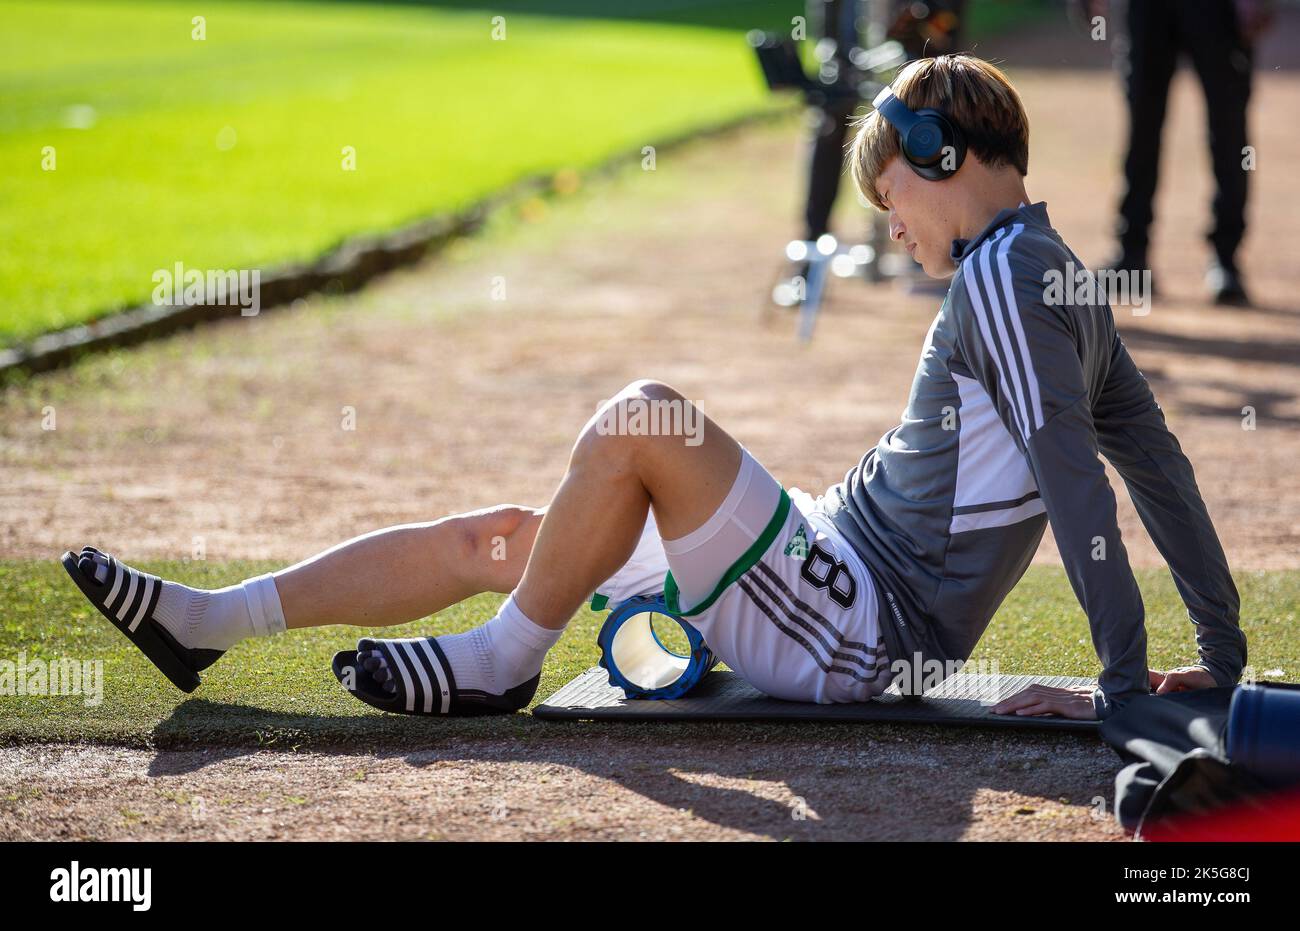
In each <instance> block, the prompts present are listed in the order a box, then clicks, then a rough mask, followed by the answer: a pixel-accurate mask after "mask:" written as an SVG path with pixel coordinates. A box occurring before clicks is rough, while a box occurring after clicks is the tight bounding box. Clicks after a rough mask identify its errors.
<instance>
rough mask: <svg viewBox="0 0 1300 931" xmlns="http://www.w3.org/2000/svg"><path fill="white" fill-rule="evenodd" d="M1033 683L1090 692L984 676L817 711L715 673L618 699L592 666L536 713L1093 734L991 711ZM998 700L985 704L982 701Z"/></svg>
mask: <svg viewBox="0 0 1300 931" xmlns="http://www.w3.org/2000/svg"><path fill="white" fill-rule="evenodd" d="M1034 683H1038V684H1040V685H1052V686H1056V687H1058V688H1063V687H1065V686H1070V685H1091V684H1093V680H1091V679H1079V678H1075V677H1072V676H988V675H973V674H967V673H957V674H956V675H955V676H950V677H949V678H948V679H946V680H944V681H943V682H942V683H940V684H939V685H938V686H936V687H935V688H933V689H931V690H930V691H929V692H927V693H926V694H925V696H924V697H922V698H905V697H904V696H903V695H901V694H900V693H899V691H898V687H897V685H893V686H890V688H889V691H887V692H885V693H884V694H883V695H881V696H880V697H879V698H876V699H874V700H872V701H868V702H855V703H852V704H837V705H818V704H813V703H811V702H807V703H805V702H791V701H782V700H781V699H779V698H769V697H768V696H766V695H764V694H763V693H762V692H759V691H758V690H757V689H755V688H754V687H753V686H752V685H750V684H749V683H748V682H746V681H745V680H744V679H742V678H741V677H740V676H738V675H736V674H735V673H734V672H721V671H717V670H715V671H713V672H711V673H709V674H708V675H707V676H705V677H704V681H702V682H701V683H700V684H699V685H697V686H696V687H695V688H694V689H693V690H692V691H691V693H690V694H689V695H687V696H686V697H685V698H678V699H675V700H672V701H639V700H631V701H630V700H628V699H626V698H624V697H623V691H622V689H618V688H615V687H614V686H611V685H610V684H609V678H608V676H607V675H606V673H605V670H603V669H601V668H600V667H599V666H593V667H592V668H591V669H588V670H587V671H586V672H584V673H582V675H580V676H578V677H577V678H576V679H574V680H573V681H572V682H570V683H569V684H568V685H565V686H563V687H562V688H561V689H560V690H559V691H558V692H556V693H555V694H554V695H552V696H551V697H550V698H548V699H547V700H546V701H545V702H543V703H542V704H540V705H538V706H537V707H536V708H534V709H533V714H534V715H535V716H536V717H539V718H542V719H544V720H547V721H685V720H690V719H694V720H697V721H875V722H886V723H888V722H893V723H921V724H953V725H963V726H968V727H970V726H973V727H1013V728H1044V729H1050V730H1075V731H1095V730H1096V729H1097V727H1098V722H1096V721H1076V720H1073V719H1070V718H1057V717H1034V716H1030V715H1019V716H1017V715H1002V714H994V713H993V712H992V711H990V710H989V708H990V707H991V705H992V704H996V703H997V701H1000V700H1001V699H1002V698H1005V697H1007V696H1008V695H1012V694H1014V693H1016V692H1018V691H1020V690H1021V689H1023V688H1027V687H1028V686H1030V685H1033V684H1034ZM993 696H996V698H994V700H993V701H992V702H990V704H988V705H986V704H981V699H989V698H991V697H993Z"/></svg>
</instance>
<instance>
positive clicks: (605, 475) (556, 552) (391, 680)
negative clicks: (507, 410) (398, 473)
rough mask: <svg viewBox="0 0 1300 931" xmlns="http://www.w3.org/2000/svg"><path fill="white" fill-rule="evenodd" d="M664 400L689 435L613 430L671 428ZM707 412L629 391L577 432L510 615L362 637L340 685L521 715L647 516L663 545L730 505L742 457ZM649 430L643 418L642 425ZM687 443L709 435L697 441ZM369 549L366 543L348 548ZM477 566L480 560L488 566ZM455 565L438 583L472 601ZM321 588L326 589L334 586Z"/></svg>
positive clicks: (650, 387) (382, 698) (366, 694)
mask: <svg viewBox="0 0 1300 931" xmlns="http://www.w3.org/2000/svg"><path fill="white" fill-rule="evenodd" d="M664 405H666V406H667V408H668V409H669V413H676V414H677V420H676V422H677V424H679V425H681V426H683V427H688V425H689V427H688V429H685V430H683V431H682V432H683V435H671V434H669V435H665V434H663V433H660V432H656V431H654V430H639V431H637V432H633V431H631V430H623V431H622V432H619V431H618V430H609V429H605V428H606V427H607V426H609V425H610V423H611V420H612V421H613V422H614V423H616V424H619V425H628V424H630V423H633V422H635V421H633V420H630V419H629V415H633V414H635V413H641V414H645V413H647V412H650V413H653V414H654V415H655V416H654V417H653V419H651V420H650V421H649V423H655V424H659V425H662V424H663V420H662V419H661V418H660V416H659V415H660V414H662V413H664V410H665V408H664ZM700 416H701V415H700V414H699V412H698V411H697V410H696V409H695V408H694V407H693V406H692V405H690V403H689V402H688V401H686V400H685V399H684V398H683V397H682V396H681V395H680V394H678V393H677V392H676V391H674V390H673V389H671V388H669V387H668V386H667V385H663V384H660V383H658V382H636V383H634V384H632V385H629V386H628V387H627V388H625V389H624V390H623V391H622V392H620V393H619V395H618V396H616V397H615V398H614V399H613V400H612V401H610V402H609V403H608V404H607V405H605V406H604V407H603V408H602V409H601V410H600V411H598V412H597V414H596V415H595V416H594V417H593V418H592V419H591V420H590V421H589V422H588V423H587V425H586V427H585V428H584V429H583V431H582V433H581V434H580V435H579V437H578V441H577V443H576V444H575V445H574V447H573V453H572V455H571V456H570V459H569V468H568V471H567V472H566V473H565V476H564V480H563V481H562V482H561V484H560V488H559V490H558V491H557V492H556V494H555V498H554V499H553V500H552V501H551V503H550V505H549V506H548V507H547V509H546V514H545V516H544V517H543V518H542V520H541V525H540V527H537V528H536V530H535V534H536V539H535V540H534V541H533V543H532V550H531V553H529V554H528V556H527V565H526V567H525V568H524V570H523V578H522V579H521V580H520V582H519V584H518V586H517V587H516V588H514V589H513V591H512V592H511V597H510V598H509V599H507V600H506V602H505V604H503V605H502V606H501V609H500V611H498V612H497V614H496V615H494V616H493V617H492V618H491V619H489V620H487V621H486V622H485V623H483V624H481V625H480V626H478V627H476V628H474V629H473V630H470V631H466V632H465V633H463V634H450V635H446V634H444V635H442V636H438V637H434V638H429V639H428V641H427V642H426V643H425V644H424V645H422V646H420V647H416V646H413V645H412V644H411V643H410V642H407V641H384V640H371V639H369V638H363V639H362V640H360V641H359V642H358V643H357V653H356V664H357V666H358V667H359V668H360V670H361V673H360V674H362V675H364V676H367V677H368V678H365V679H362V680H355V679H353V680H352V684H349V681H348V679H347V675H348V673H347V672H345V671H344V670H343V669H342V668H336V669H335V674H336V675H338V676H339V677H340V681H342V682H344V684H345V685H347V686H348V687H349V688H357V685H356V683H357V681H360V682H361V683H362V684H361V685H360V687H359V688H358V689H357V691H358V695H359V697H362V699H363V700H364V701H366V702H368V703H369V704H372V705H375V706H376V707H380V708H385V709H386V710H393V708H392V706H391V705H390V703H391V702H393V701H394V700H396V701H397V703H398V704H399V705H400V704H401V703H402V702H405V710H406V711H408V712H412V713H421V712H420V710H419V709H417V708H416V704H417V701H420V702H423V705H424V707H423V712H422V713H426V714H430V713H436V712H435V711H434V708H433V702H434V701H435V699H436V700H439V701H441V702H442V703H443V707H444V709H445V708H446V707H450V706H449V705H447V704H446V703H447V702H449V701H455V702H460V703H462V704H464V707H462V708H459V710H457V711H455V712H452V713H479V712H482V711H493V712H507V711H514V710H517V709H519V708H522V707H523V706H524V705H526V704H527V703H528V702H529V701H530V700H531V699H532V696H533V694H534V692H535V690H536V688H537V683H538V681H539V679H540V675H541V669H542V663H543V660H544V658H545V656H546V653H547V651H548V650H549V649H550V648H551V647H552V646H553V645H554V644H555V642H556V640H557V639H558V638H559V636H560V632H561V631H562V630H563V629H564V626H565V625H566V624H567V623H568V622H569V619H570V618H571V617H572V616H573V614H574V612H576V611H577V610H578V608H579V606H580V605H581V604H582V602H583V600H584V599H585V598H586V597H587V596H588V595H589V594H591V592H592V591H593V590H594V589H595V588H596V587H597V586H599V585H600V583H601V582H603V581H604V580H606V579H607V578H609V577H610V576H611V575H612V574H613V573H614V572H615V571H617V570H618V569H619V567H621V566H622V565H623V564H624V563H626V562H627V559H628V557H629V556H631V555H632V551H633V550H634V549H635V547H636V543H637V540H638V538H639V537H640V534H641V531H642V528H643V527H644V525H645V520H646V515H647V513H648V509H649V508H651V507H653V508H654V512H655V520H656V522H657V524H658V526H659V530H660V532H661V534H662V535H663V537H664V539H668V540H672V539H677V538H679V537H682V536H685V535H687V534H689V533H690V532H691V531H693V530H695V529H696V528H698V527H700V526H701V525H703V524H704V523H705V522H706V521H708V519H709V518H710V517H711V516H712V515H713V514H714V513H715V512H716V511H717V509H718V507H719V505H721V504H722V502H723V501H724V500H725V499H726V496H727V493H728V492H729V491H730V490H731V487H732V485H733V484H734V482H735V479H736V473H737V472H738V471H739V468H740V463H741V456H742V451H741V448H740V446H739V444H737V443H736V441H735V440H733V439H732V438H731V437H729V436H727V434H725V433H724V432H722V430H720V429H719V428H718V427H717V426H716V425H715V424H713V422H712V421H710V420H708V419H707V418H703V420H702V423H701V422H700V419H699V418H700ZM649 423H647V422H645V421H642V426H649ZM697 430H698V431H699V432H697ZM688 436H689V437H690V438H691V439H692V440H694V439H695V438H696V437H698V438H699V439H698V441H697V442H695V444H694V445H692V443H691V442H687V437H688ZM521 526H522V524H521ZM528 532H529V533H530V534H531V533H532V532H533V528H532V527H531V526H530V527H529V530H528ZM440 542H444V541H441V540H440ZM359 545H360V546H364V543H360V544H359V543H358V542H356V541H354V542H353V543H352V544H349V546H350V547H357V546H359ZM386 545H387V544H386ZM520 549H521V550H522V547H520ZM423 552H424V549H423V547H422V546H420V545H418V544H415V545H412V546H411V547H409V552H408V549H407V548H403V549H402V550H401V555H402V556H403V558H405V559H407V560H409V562H410V564H417V563H418V561H419V559H420V558H421V557H422V555H423ZM327 558H328V554H327ZM375 559H376V556H375V554H374V553H370V552H364V551H361V552H358V553H357V554H356V558H355V559H354V560H352V561H353V562H355V563H357V564H359V567H361V568H364V571H372V570H371V569H369V568H368V566H369V565H370V564H371V563H372V562H374V561H375ZM468 562H469V563H470V564H471V565H480V564H481V561H480V560H468ZM408 568H409V565H408ZM445 569H446V576H447V580H448V581H446V582H445V583H441V584H440V585H439V587H438V593H439V595H440V596H441V599H444V600H452V599H454V598H457V597H465V595H466V594H470V593H471V592H473V591H478V590H479V588H477V587H475V586H476V584H481V583H476V582H474V581H473V580H472V579H470V578H461V579H459V581H458V580H457V575H456V570H455V568H454V567H450V566H447V567H445ZM374 571H382V570H374ZM471 574H472V570H471ZM318 581H319V582H321V583H322V584H323V583H325V582H326V581H327V580H326V579H324V578H321V579H319V580H318ZM506 581H508V579H507V580H506ZM458 586H459V587H458ZM300 597H301V598H303V599H304V600H307V599H310V598H311V594H310V585H309V584H308V581H304V582H303V591H301V592H300ZM427 598H429V589H428V588H427V587H421V586H419V585H418V583H417V584H415V585H414V587H413V588H411V589H410V590H409V594H408V596H407V597H406V598H397V597H394V596H393V595H392V594H391V593H390V594H389V596H387V597H386V598H385V599H384V612H383V615H382V618H383V619H389V618H392V612H393V611H394V610H395V609H396V607H397V606H399V605H401V606H404V607H406V609H407V613H408V614H409V613H411V612H414V613H415V614H417V615H418V614H420V613H425V612H427V611H429V610H431V609H430V608H429V607H428V601H427V600H426V599H427ZM309 604H310V605H311V607H312V608H313V610H314V611H315V613H314V614H313V615H312V616H313V617H318V616H322V614H323V612H325V611H327V610H328V608H327V607H326V606H324V605H318V604H315V603H310V602H309ZM365 608H366V606H365V605H364V604H354V605H353V606H352V608H351V610H352V613H353V614H357V615H360V614H363V613H364V611H365ZM372 614H373V612H372ZM286 617H288V610H287V609H286ZM401 619H405V618H404V617H403V618H401ZM382 622H389V623H391V622H392V621H391V620H383V621H382ZM318 623H319V621H318ZM435 651H436V652H435ZM422 657H423V658H422ZM355 668H356V667H352V666H349V667H347V669H349V670H355ZM351 674H352V675H354V676H355V675H356V674H357V673H356V672H355V671H354V672H352V673H351ZM448 676H450V677H451V681H452V683H453V685H454V690H453V689H452V688H450V687H448V686H446V685H444V686H443V688H442V691H441V695H439V692H438V691H437V689H435V688H434V686H433V683H434V682H435V681H437V682H439V683H442V682H443V680H444V679H445V678H447V677H448ZM417 680H418V682H419V683H420V684H417ZM453 691H454V695H453ZM469 708H474V709H476V710H475V711H468V710H467V709H469ZM444 713H447V712H446V711H445V710H444Z"/></svg>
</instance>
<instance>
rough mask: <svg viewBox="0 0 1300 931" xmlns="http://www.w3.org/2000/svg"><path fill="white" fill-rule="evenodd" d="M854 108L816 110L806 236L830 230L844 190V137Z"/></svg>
mask: <svg viewBox="0 0 1300 931" xmlns="http://www.w3.org/2000/svg"><path fill="white" fill-rule="evenodd" d="M851 115H852V112H851V111H845V110H843V109H839V110H813V111H811V112H810V117H811V119H812V122H813V138H812V145H811V147H810V151H809V157H808V204H807V207H806V208H805V210H804V238H805V239H809V240H813V239H816V238H817V237H818V236H821V235H822V234H823V233H826V232H829V231H830V222H831V209H832V208H833V207H834V206H835V197H836V195H837V194H838V193H839V190H840V174H841V173H842V172H843V169H844V139H845V137H846V135H847V133H848V126H849V119H850V117H851Z"/></svg>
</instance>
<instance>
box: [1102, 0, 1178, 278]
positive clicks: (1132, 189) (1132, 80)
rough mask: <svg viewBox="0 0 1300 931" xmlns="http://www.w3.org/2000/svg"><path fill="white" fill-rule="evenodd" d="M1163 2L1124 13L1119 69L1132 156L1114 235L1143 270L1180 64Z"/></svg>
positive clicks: (1137, 4)
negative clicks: (1162, 135)
mask: <svg viewBox="0 0 1300 931" xmlns="http://www.w3.org/2000/svg"><path fill="white" fill-rule="evenodd" d="M1176 5H1177V4H1176V3H1175V4H1171V3H1166V2H1164V0H1130V2H1129V3H1128V4H1127V9H1126V11H1125V20H1126V23H1127V29H1126V42H1127V46H1126V47H1125V48H1123V49H1122V50H1121V51H1120V53H1119V55H1118V60H1117V64H1118V66H1119V68H1120V74H1121V77H1122V78H1123V80H1124V92H1125V95H1126V96H1127V98H1128V117H1129V120H1128V152H1127V154H1126V155H1125V157H1124V194H1123V197H1122V198H1121V199H1120V205H1119V214H1120V215H1119V222H1118V224H1117V229H1116V232H1117V234H1118V236H1119V244H1120V249H1121V251H1122V252H1123V254H1124V258H1125V259H1126V260H1127V261H1128V262H1129V263H1130V266H1131V267H1135V266H1145V265H1146V255H1147V237H1148V235H1149V231H1150V228H1151V220H1152V217H1153V212H1152V201H1153V200H1154V198H1155V193H1156V180H1157V177H1158V173H1159V169H1160V131H1161V129H1162V128H1163V126H1164V122H1165V109H1166V105H1167V103H1168V99H1169V81H1170V79H1171V78H1172V77H1173V74H1174V67H1175V65H1176V64H1177V61H1178V45H1177V35H1176V34H1175V32H1174V29H1173V16H1172V13H1171V11H1170V7H1171V6H1176Z"/></svg>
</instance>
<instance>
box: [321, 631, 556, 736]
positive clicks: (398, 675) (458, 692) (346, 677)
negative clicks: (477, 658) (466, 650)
mask: <svg viewBox="0 0 1300 931" xmlns="http://www.w3.org/2000/svg"><path fill="white" fill-rule="evenodd" d="M371 650H378V651H379V652H380V653H381V654H382V655H383V657H384V662H385V663H387V665H388V669H389V670H390V672H391V673H392V676H393V681H394V683H395V684H396V685H397V692H396V693H390V692H387V691H385V690H384V687H383V685H381V684H380V683H379V682H378V681H376V680H375V678H374V676H372V675H371V674H370V672H369V671H367V670H366V669H365V667H364V666H362V665H361V663H360V662H359V661H358V660H357V653H358V652H359V651H360V652H369V651H371ZM333 670H334V678H336V679H338V680H339V683H340V684H342V686H343V687H344V688H345V689H347V690H348V691H349V692H350V693H351V694H353V695H355V696H356V697H357V698H359V699H361V700H362V701H363V702H365V703H366V704H367V705H371V706H373V707H375V708H378V709H379V710H380V711H391V712H393V713H394V714H418V715H427V716H432V717H444V716H445V717H471V716H476V715H484V714H510V713H512V712H515V711H518V710H519V709H520V708H523V707H524V706H525V705H527V704H528V703H529V702H530V701H532V699H533V695H534V693H536V691H537V683H538V682H539V681H540V680H541V678H542V674H541V673H540V672H539V673H538V674H537V675H535V676H533V677H532V678H531V679H529V680H528V681H527V682H524V683H523V684H521V685H516V686H515V687H514V688H512V689H510V690H508V691H507V692H506V693H505V694H504V695H493V694H491V693H490V692H484V691H483V690H481V689H460V688H457V687H456V677H455V676H453V675H452V673H451V663H449V662H447V657H446V655H445V654H444V653H443V652H442V648H441V647H439V646H438V642H437V641H436V640H434V639H433V638H432V637H419V638H415V639H410V640H370V639H364V640H360V641H358V642H357V649H356V650H345V651H343V652H341V653H335V654H334V663H333Z"/></svg>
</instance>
